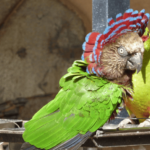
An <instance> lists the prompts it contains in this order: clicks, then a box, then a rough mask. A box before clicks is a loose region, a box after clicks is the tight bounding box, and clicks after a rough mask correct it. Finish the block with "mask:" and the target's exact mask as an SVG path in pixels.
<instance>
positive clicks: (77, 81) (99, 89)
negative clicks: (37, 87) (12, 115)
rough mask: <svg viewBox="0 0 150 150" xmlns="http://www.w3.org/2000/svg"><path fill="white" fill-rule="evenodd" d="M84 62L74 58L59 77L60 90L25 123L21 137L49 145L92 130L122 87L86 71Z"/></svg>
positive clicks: (115, 102)
mask: <svg viewBox="0 0 150 150" xmlns="http://www.w3.org/2000/svg"><path fill="white" fill-rule="evenodd" d="M86 66H87V64H86V63H85V62H84V61H75V62H74V64H73V65H72V67H70V68H69V69H68V74H66V75H65V76H63V77H62V78H61V79H60V82H59V84H60V87H61V90H60V91H59V93H58V94H57V95H56V97H55V99H54V100H52V101H51V102H49V103H48V104H47V105H45V106H44V107H43V108H41V109H40V110H39V111H38V112H37V113H36V114H35V115H34V116H33V118H32V119H31V120H30V121H29V122H27V123H26V124H25V129H26V130H25V132H24V134H23V138H24V140H25V141H26V142H29V143H30V144H32V145H34V146H36V147H38V148H42V149H43V148H45V149H50V148H52V147H54V146H56V145H58V144H61V143H63V142H65V141H67V140H69V139H71V138H73V137H74V136H76V135H77V134H78V133H81V134H85V133H86V132H88V131H90V132H94V131H96V130H97V129H98V128H99V127H101V126H102V125H103V124H104V123H105V122H106V121H107V120H108V119H109V118H110V116H111V114H112V112H113V111H114V110H115V109H116V107H117V105H118V103H121V99H122V88H121V87H119V85H117V84H114V83H111V82H109V81H107V80H106V79H103V78H100V77H96V76H94V75H89V74H87V73H86V72H85V67H86Z"/></svg>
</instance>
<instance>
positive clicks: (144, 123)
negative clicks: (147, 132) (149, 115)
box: [138, 119, 150, 127]
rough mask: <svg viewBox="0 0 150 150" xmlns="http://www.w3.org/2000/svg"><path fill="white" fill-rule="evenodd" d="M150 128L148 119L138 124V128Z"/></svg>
mask: <svg viewBox="0 0 150 150" xmlns="http://www.w3.org/2000/svg"><path fill="white" fill-rule="evenodd" d="M146 126H150V119H146V120H145V121H144V122H142V123H140V124H139V125H138V127H146Z"/></svg>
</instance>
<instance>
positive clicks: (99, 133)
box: [96, 130, 104, 138]
mask: <svg viewBox="0 0 150 150" xmlns="http://www.w3.org/2000/svg"><path fill="white" fill-rule="evenodd" d="M103 133H104V132H103V131H101V130H97V131H96V137H97V138H98V137H101V136H102V134H103Z"/></svg>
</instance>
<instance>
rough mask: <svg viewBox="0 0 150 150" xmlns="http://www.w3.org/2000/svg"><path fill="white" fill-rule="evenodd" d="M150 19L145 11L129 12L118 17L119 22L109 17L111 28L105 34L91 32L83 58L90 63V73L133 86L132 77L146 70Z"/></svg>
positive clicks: (86, 41) (84, 46)
mask: <svg viewBox="0 0 150 150" xmlns="http://www.w3.org/2000/svg"><path fill="white" fill-rule="evenodd" d="M149 17H150V14H148V13H146V14H145V10H144V9H143V10H141V11H140V12H138V11H137V10H136V11H133V9H128V10H127V11H126V12H125V13H124V14H123V15H122V14H121V13H120V14H117V15H116V22H115V21H114V20H113V19H112V18H109V19H108V23H109V25H110V26H108V27H107V28H106V29H105V30H104V32H103V34H100V33H98V32H91V33H89V34H88V35H87V36H86V38H85V42H84V43H83V46H82V48H83V51H84V52H83V55H82V57H81V58H82V60H83V61H86V62H87V64H88V65H87V67H86V72H87V73H89V74H95V75H97V76H99V77H104V78H107V79H108V80H111V81H113V82H117V83H119V84H123V85H126V84H128V83H129V84H130V82H131V81H132V74H133V73H134V72H136V70H137V73H138V72H139V71H140V70H141V68H142V61H143V53H144V46H145V45H144V43H143V39H144V36H143V34H144V32H145V29H146V27H147V24H148V20H149ZM146 31H147V29H146ZM142 36H143V38H142ZM146 36H147V34H146ZM145 39H146V40H147V37H146V38H145ZM145 43H146V42H145Z"/></svg>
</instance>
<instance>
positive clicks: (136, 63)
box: [126, 53, 143, 73]
mask: <svg viewBox="0 0 150 150" xmlns="http://www.w3.org/2000/svg"><path fill="white" fill-rule="evenodd" d="M142 62H143V57H142V54H141V53H136V54H135V55H133V56H132V57H130V58H129V59H128V60H127V63H126V69H129V70H137V73H139V72H140V70H141V68H142Z"/></svg>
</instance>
